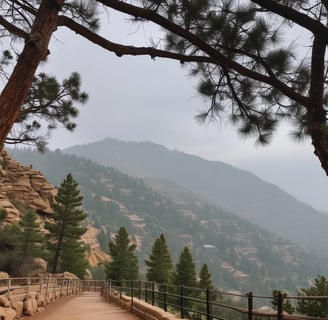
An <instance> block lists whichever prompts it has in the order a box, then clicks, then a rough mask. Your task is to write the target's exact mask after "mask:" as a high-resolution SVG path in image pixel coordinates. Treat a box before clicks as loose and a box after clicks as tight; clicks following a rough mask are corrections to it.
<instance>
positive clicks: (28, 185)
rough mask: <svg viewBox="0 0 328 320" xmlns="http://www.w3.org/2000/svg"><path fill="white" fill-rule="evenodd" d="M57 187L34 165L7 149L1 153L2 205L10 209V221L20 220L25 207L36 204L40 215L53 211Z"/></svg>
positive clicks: (0, 206) (0, 202) (0, 197)
mask: <svg viewBox="0 0 328 320" xmlns="http://www.w3.org/2000/svg"><path fill="white" fill-rule="evenodd" d="M56 192H57V190H56V188H55V187H54V186H53V185H51V184H50V183H49V182H48V181H47V179H46V178H45V177H44V176H43V175H42V174H41V173H40V172H39V171H36V170H33V169H32V167H28V166H23V165H21V164H20V163H19V162H17V161H15V160H14V159H12V158H11V157H10V155H9V153H8V152H7V151H6V150H3V151H1V154H0V208H4V209H5V210H6V211H7V213H8V216H7V219H6V222H8V223H12V222H16V221H19V220H20V216H21V211H22V209H24V207H25V209H26V208H28V207H29V208H32V209H33V210H34V211H36V212H37V213H38V214H39V215H40V216H42V215H51V214H52V209H51V203H52V202H53V199H54V196H55V194H56Z"/></svg>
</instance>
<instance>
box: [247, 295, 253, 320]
mask: <svg viewBox="0 0 328 320" xmlns="http://www.w3.org/2000/svg"><path fill="white" fill-rule="evenodd" d="M247 297H248V320H252V318H253V293H252V292H249V293H248V294H247Z"/></svg>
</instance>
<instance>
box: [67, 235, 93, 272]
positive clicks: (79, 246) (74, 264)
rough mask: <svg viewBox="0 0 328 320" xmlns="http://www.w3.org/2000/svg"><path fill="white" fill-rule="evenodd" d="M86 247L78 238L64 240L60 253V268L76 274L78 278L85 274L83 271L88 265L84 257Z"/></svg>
mask: <svg viewBox="0 0 328 320" xmlns="http://www.w3.org/2000/svg"><path fill="white" fill-rule="evenodd" d="M85 252H86V247H85V245H84V244H83V243H81V242H80V241H78V240H73V239H72V240H70V241H67V242H65V245H64V246H63V250H62V253H61V257H62V263H61V269H62V270H63V271H69V272H72V273H74V274H75V275H77V276H78V277H79V278H83V276H85V271H86V269H87V268H88V267H89V263H88V260H87V259H86V258H85Z"/></svg>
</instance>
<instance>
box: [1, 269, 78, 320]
mask: <svg viewBox="0 0 328 320" xmlns="http://www.w3.org/2000/svg"><path fill="white" fill-rule="evenodd" d="M69 275H70V276H71V274H69ZM65 276H66V275H65V274H61V275H56V276H55V277H52V278H47V279H42V278H28V279H27V278H26V279H25V280H23V279H20V282H21V283H20V284H17V283H15V279H11V280H10V281H11V282H10V283H9V282H8V281H9V279H6V282H4V280H1V279H0V293H2V294H0V319H1V320H14V319H19V318H21V317H24V316H32V315H33V314H35V313H37V312H40V311H43V310H44V309H45V307H46V306H47V305H48V304H50V303H52V302H54V301H55V300H57V299H59V298H63V297H66V296H70V295H73V294H79V293H80V291H81V290H82V285H81V283H80V281H79V279H77V278H76V277H75V278H65ZM60 277H62V278H61V279H60ZM5 283H6V285H5ZM4 292H5V293H4Z"/></svg>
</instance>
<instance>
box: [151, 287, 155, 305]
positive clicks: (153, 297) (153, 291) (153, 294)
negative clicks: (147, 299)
mask: <svg viewBox="0 0 328 320" xmlns="http://www.w3.org/2000/svg"><path fill="white" fill-rule="evenodd" d="M151 291H152V295H151V305H152V306H153V305H154V304H155V282H154V281H153V282H152V284H151Z"/></svg>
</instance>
